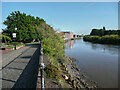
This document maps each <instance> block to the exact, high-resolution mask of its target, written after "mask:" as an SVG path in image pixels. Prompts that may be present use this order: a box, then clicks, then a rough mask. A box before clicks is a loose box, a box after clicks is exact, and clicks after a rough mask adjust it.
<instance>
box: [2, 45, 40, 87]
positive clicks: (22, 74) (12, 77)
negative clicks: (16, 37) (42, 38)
mask: <svg viewBox="0 0 120 90" xmlns="http://www.w3.org/2000/svg"><path fill="white" fill-rule="evenodd" d="M39 55H40V44H39V43H38V44H28V45H26V46H24V47H22V48H20V49H18V50H14V51H10V52H7V53H3V54H2V69H1V71H2V78H0V79H1V80H2V88H36V81H37V74H38V64H39Z"/></svg>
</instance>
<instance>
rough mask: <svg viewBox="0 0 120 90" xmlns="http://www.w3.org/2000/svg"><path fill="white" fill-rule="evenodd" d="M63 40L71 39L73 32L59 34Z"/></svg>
mask: <svg viewBox="0 0 120 90" xmlns="http://www.w3.org/2000/svg"><path fill="white" fill-rule="evenodd" d="M61 34H62V36H63V38H64V40H68V39H72V38H73V32H61Z"/></svg>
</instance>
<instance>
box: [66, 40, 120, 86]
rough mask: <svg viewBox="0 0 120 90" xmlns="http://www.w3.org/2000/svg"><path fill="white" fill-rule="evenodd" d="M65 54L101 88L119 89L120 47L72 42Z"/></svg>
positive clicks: (67, 44)
mask: <svg viewBox="0 0 120 90" xmlns="http://www.w3.org/2000/svg"><path fill="white" fill-rule="evenodd" d="M65 46H66V48H65V54H66V56H70V57H72V58H75V59H77V61H76V62H74V63H75V64H76V65H77V66H78V67H79V68H80V70H81V72H83V73H84V74H85V75H87V76H88V77H89V78H90V79H91V80H93V81H96V82H97V83H98V86H99V87H100V88H118V48H117V47H118V46H116V45H103V44H93V43H91V42H85V41H83V39H77V40H71V41H68V42H67V43H66V44H65Z"/></svg>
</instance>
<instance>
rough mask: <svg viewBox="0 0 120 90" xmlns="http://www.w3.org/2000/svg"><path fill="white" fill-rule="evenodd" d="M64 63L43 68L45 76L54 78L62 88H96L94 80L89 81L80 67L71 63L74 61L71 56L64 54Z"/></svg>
mask: <svg viewBox="0 0 120 90" xmlns="http://www.w3.org/2000/svg"><path fill="white" fill-rule="evenodd" d="M65 59H66V61H67V62H66V63H61V64H60V66H54V65H53V64H50V65H48V66H47V67H46V68H45V75H46V77H47V78H49V79H50V78H54V80H56V81H55V82H54V83H56V84H57V85H59V86H61V87H62V88H63V89H64V88H71V89H73V88H76V89H80V88H81V89H83V88H84V89H92V88H97V85H96V82H93V81H91V80H90V79H89V78H87V76H85V75H84V74H83V73H81V71H80V69H79V68H78V67H77V66H76V65H75V64H73V62H74V61H76V60H75V59H73V58H70V57H68V56H65Z"/></svg>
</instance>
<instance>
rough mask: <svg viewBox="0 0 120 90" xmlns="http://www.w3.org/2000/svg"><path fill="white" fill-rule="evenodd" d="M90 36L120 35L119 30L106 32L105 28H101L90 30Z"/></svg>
mask: <svg viewBox="0 0 120 90" xmlns="http://www.w3.org/2000/svg"><path fill="white" fill-rule="evenodd" d="M90 35H98V36H104V35H120V30H106V29H105V27H103V29H92V31H91V33H90Z"/></svg>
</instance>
